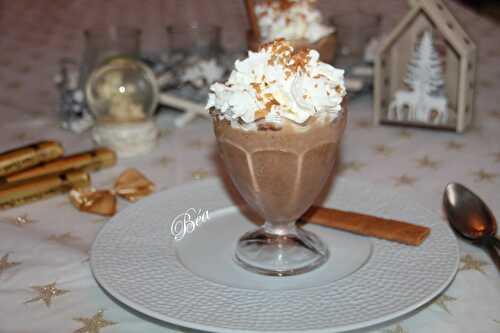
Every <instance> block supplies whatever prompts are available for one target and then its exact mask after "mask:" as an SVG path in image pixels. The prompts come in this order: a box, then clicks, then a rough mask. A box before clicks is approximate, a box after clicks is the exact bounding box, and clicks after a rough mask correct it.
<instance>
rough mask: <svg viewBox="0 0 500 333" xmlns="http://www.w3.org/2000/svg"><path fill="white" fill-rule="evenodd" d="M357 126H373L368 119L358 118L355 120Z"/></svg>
mask: <svg viewBox="0 0 500 333" xmlns="http://www.w3.org/2000/svg"><path fill="white" fill-rule="evenodd" d="M355 125H356V127H357V128H370V127H372V126H373V123H372V122H371V121H370V120H365V119H362V120H358V121H356V122H355Z"/></svg>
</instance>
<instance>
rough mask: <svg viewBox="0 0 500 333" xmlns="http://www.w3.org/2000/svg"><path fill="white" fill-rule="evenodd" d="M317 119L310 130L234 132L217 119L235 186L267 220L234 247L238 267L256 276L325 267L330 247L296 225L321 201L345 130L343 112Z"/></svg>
mask: <svg viewBox="0 0 500 333" xmlns="http://www.w3.org/2000/svg"><path fill="white" fill-rule="evenodd" d="M330 117H332V116H330V115H328V114H319V115H316V116H314V117H312V118H310V119H309V120H308V121H307V123H306V124H304V125H299V124H296V123H293V122H291V121H289V120H284V123H283V126H282V128H281V129H276V128H269V127H261V128H260V129H259V130H244V129H241V128H237V127H232V126H231V123H230V122H229V121H227V120H224V119H220V118H219V117H218V116H217V115H214V118H213V120H214V121H213V122H214V130H215V135H216V138H217V142H218V147H219V152H220V155H221V158H222V160H223V162H224V164H225V167H226V170H227V172H228V173H229V175H230V177H231V179H232V181H233V183H234V185H235V186H236V188H237V189H238V191H239V192H240V194H241V195H242V197H243V198H244V199H245V200H246V202H247V203H248V204H249V206H250V207H251V208H252V209H254V210H255V211H256V212H258V213H259V214H260V216H262V217H263V218H264V219H265V223H264V224H263V225H262V226H261V227H259V228H258V229H257V230H255V231H251V232H248V233H246V234H244V235H243V236H242V237H241V238H240V239H239V241H238V243H237V245H236V252H235V257H234V258H235V261H236V262H237V263H238V264H239V265H241V266H242V267H244V268H245V269H248V270H250V271H253V272H257V273H261V274H266V275H273V276H287V275H295V274H300V273H305V272H308V271H310V270H312V269H314V268H316V267H318V266H320V265H321V264H323V263H324V262H325V261H326V260H327V259H328V256H329V251H328V247H327V246H326V245H325V244H323V242H322V241H321V240H320V239H319V238H318V237H317V236H316V235H314V234H313V233H311V232H309V231H306V230H303V229H302V228H300V227H298V226H297V225H296V221H297V219H299V218H300V217H301V216H302V215H303V214H304V213H305V212H306V210H307V209H308V208H309V207H310V206H311V205H312V203H313V201H314V200H315V199H316V198H317V196H318V195H319V193H320V192H321V190H322V188H323V187H324V185H325V183H326V181H327V179H328V178H329V176H330V174H331V172H332V170H333V166H334V164H335V160H336V156H337V150H338V147H339V144H340V140H341V138H342V134H343V132H344V129H345V124H346V119H347V113H346V111H345V109H344V110H343V112H341V113H339V115H338V116H336V118H330Z"/></svg>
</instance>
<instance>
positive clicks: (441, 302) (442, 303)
mask: <svg viewBox="0 0 500 333" xmlns="http://www.w3.org/2000/svg"><path fill="white" fill-rule="evenodd" d="M456 300H457V299H456V298H455V297H451V296H448V295H446V294H442V295H441V296H439V297H438V298H437V299H436V300H435V301H434V302H433V304H435V305H437V306H439V307H440V308H441V309H443V310H444V311H446V312H448V313H449V314H451V312H450V310H449V309H448V305H447V303H451V302H454V301H456Z"/></svg>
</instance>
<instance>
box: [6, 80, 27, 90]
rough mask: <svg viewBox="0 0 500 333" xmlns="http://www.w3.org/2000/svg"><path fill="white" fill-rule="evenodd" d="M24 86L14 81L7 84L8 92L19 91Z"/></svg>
mask: <svg viewBox="0 0 500 333" xmlns="http://www.w3.org/2000/svg"><path fill="white" fill-rule="evenodd" d="M22 85H23V84H22V82H21V81H12V82H9V83H7V86H6V88H7V89H8V90H17V89H19V88H21V87H22Z"/></svg>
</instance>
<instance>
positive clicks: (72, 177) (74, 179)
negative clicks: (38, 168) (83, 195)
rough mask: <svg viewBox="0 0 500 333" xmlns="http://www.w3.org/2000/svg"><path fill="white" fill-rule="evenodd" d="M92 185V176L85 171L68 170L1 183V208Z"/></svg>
mask: <svg viewBox="0 0 500 333" xmlns="http://www.w3.org/2000/svg"><path fill="white" fill-rule="evenodd" d="M89 185H90V176H89V175H88V174H87V173H86V172H84V171H80V170H77V171H68V172H63V173H60V174H54V175H47V176H42V177H38V178H33V179H28V180H25V181H21V182H16V183H12V184H4V185H0V209H8V208H12V207H16V206H21V205H24V204H28V203H30V202H34V201H39V200H42V199H46V198H49V197H52V196H54V195H57V194H60V193H64V192H68V191H70V190H71V189H73V188H84V187H87V186H89Z"/></svg>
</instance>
